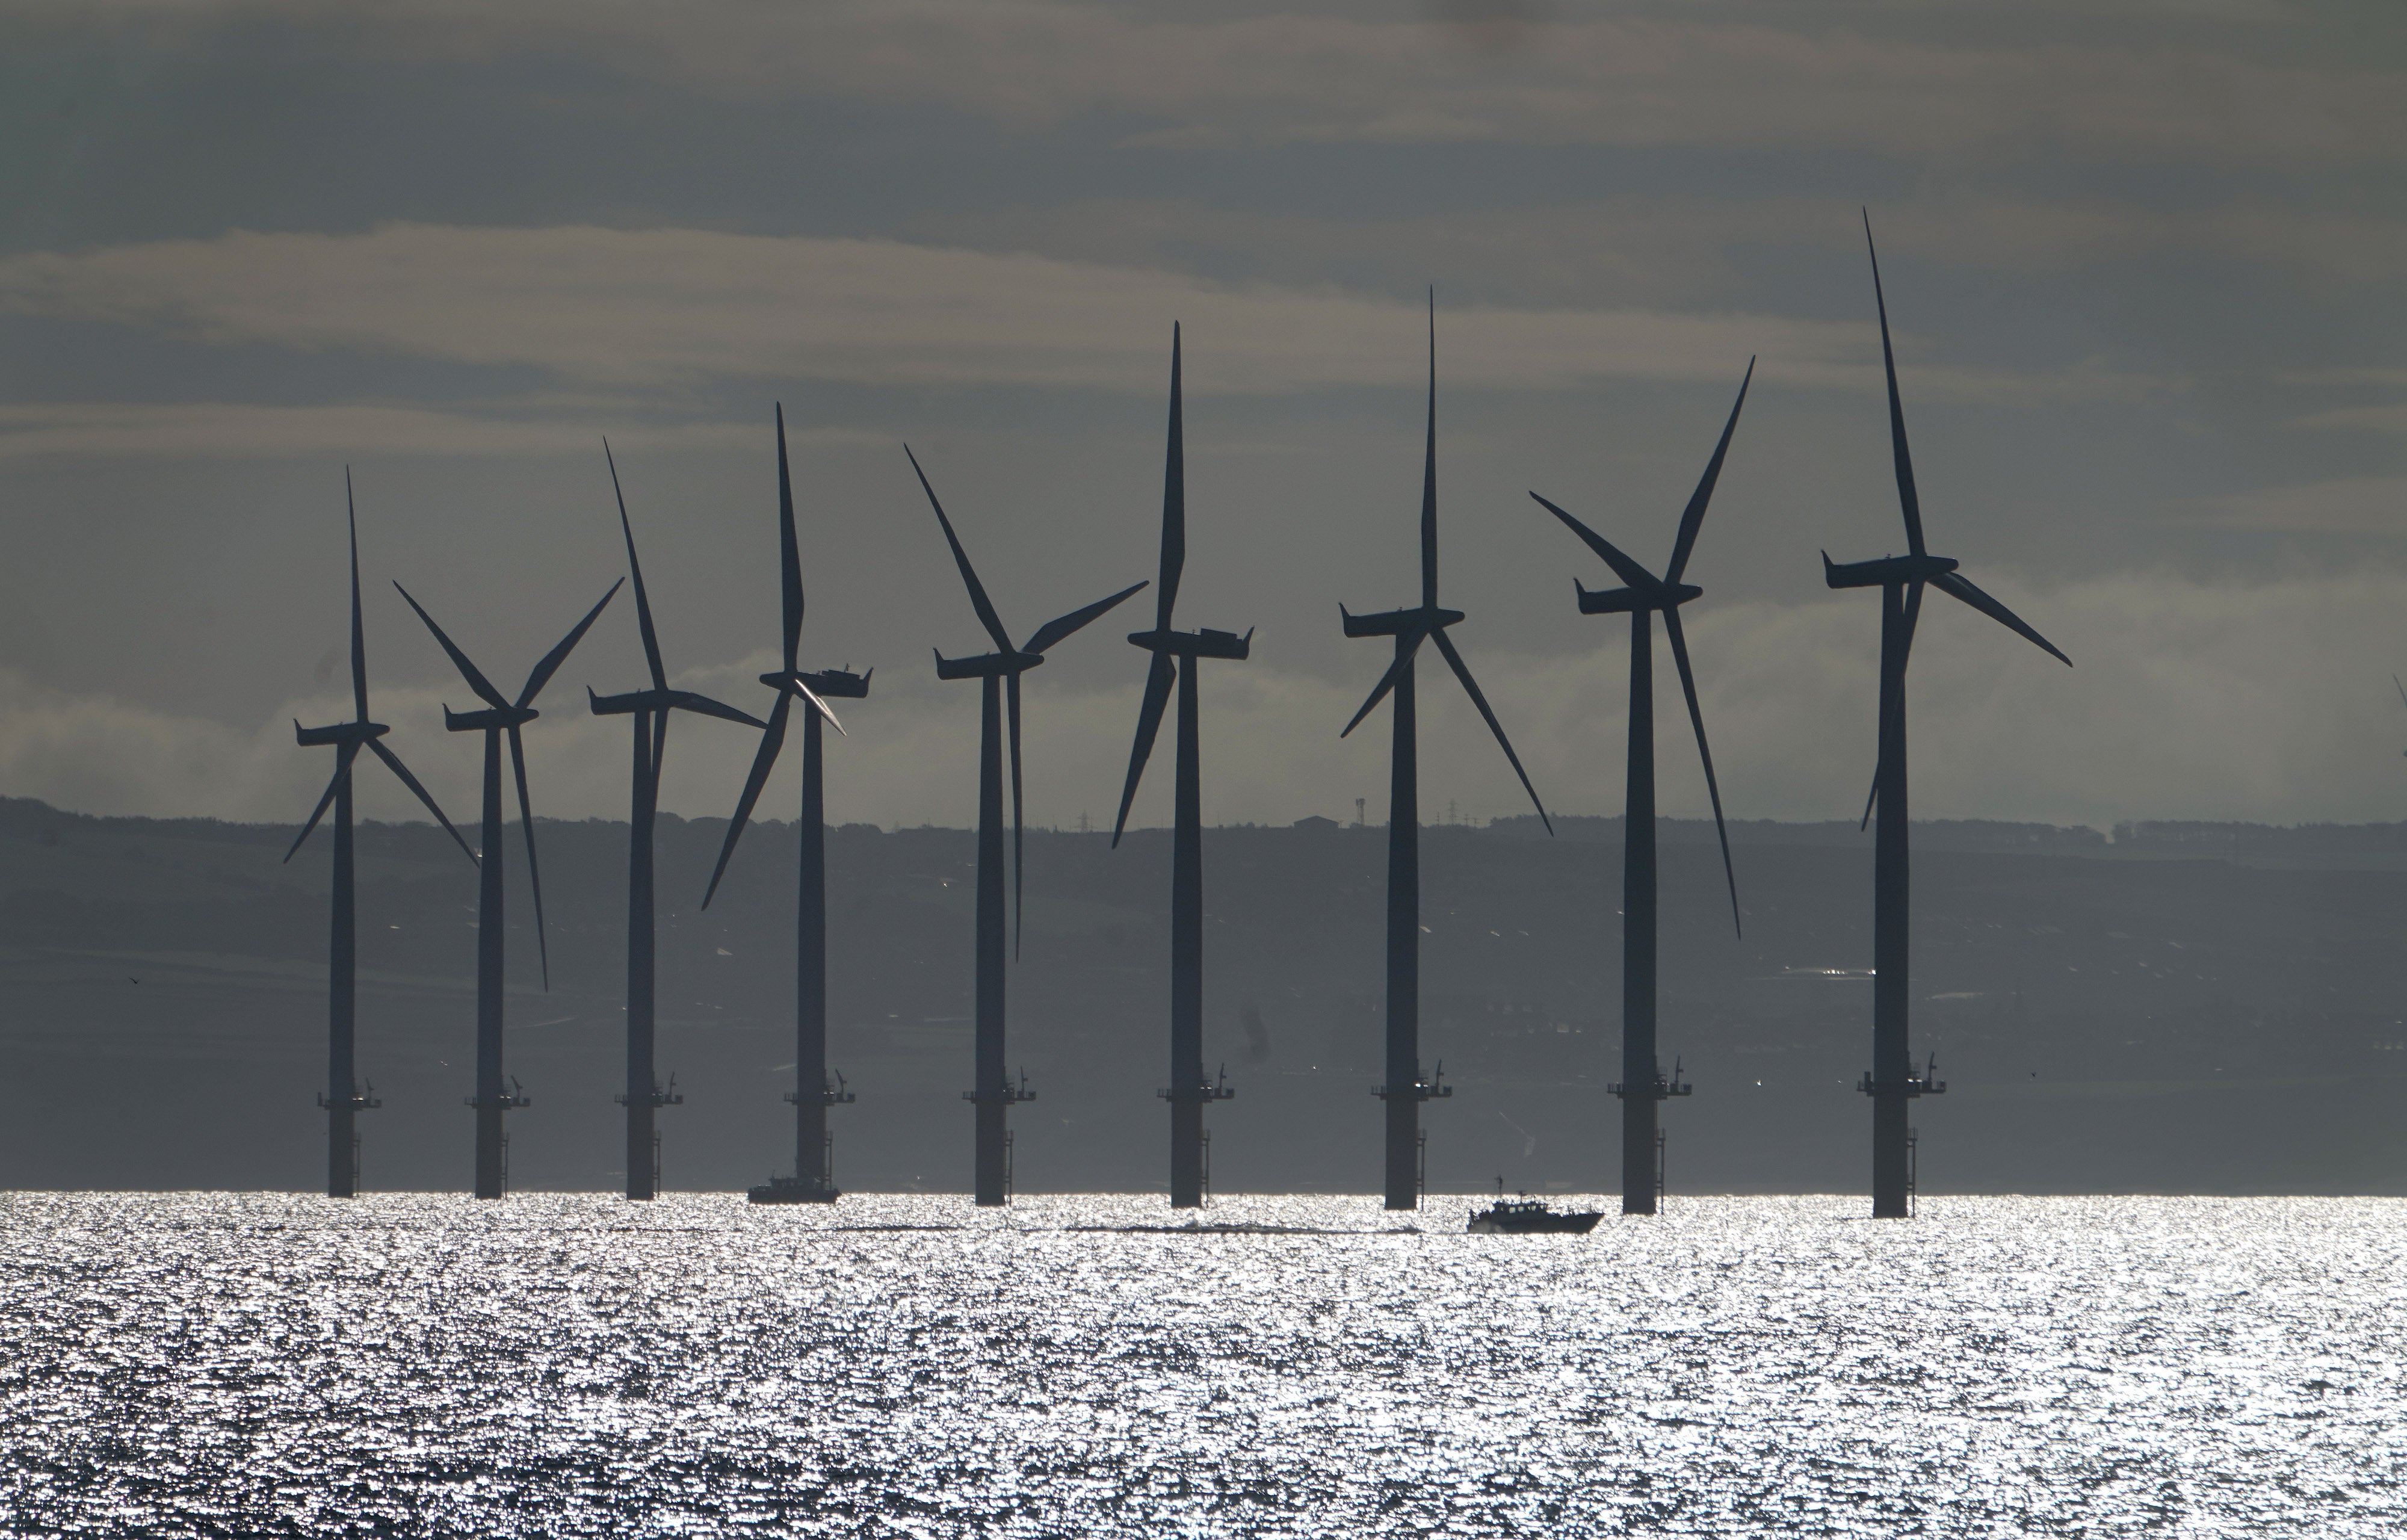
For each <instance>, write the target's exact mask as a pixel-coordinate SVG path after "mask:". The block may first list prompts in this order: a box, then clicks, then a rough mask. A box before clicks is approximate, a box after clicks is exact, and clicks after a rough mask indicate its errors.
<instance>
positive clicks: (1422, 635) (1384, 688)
mask: <svg viewBox="0 0 2407 1540" xmlns="http://www.w3.org/2000/svg"><path fill="white" fill-rule="evenodd" d="M1427 640H1429V628H1428V627H1427V626H1422V627H1420V628H1418V629H1417V630H1416V631H1415V632H1414V633H1413V639H1412V640H1411V641H1410V642H1408V643H1406V644H1405V645H1404V649H1403V651H1402V652H1399V653H1397V654H1396V661H1395V662H1394V663H1389V665H1388V671H1387V672H1386V673H1385V674H1382V675H1380V676H1379V684H1378V688H1376V689H1374V690H1373V691H1372V692H1371V698H1370V699H1369V700H1366V701H1364V702H1363V703H1362V709H1361V710H1360V711H1357V712H1355V713H1354V720H1352V721H1349V722H1347V723H1346V729H1345V731H1344V732H1342V733H1340V734H1337V735H1338V736H1339V737H1341V738H1342V737H1346V736H1347V735H1349V734H1352V733H1353V731H1354V730H1355V729H1356V728H1358V727H1360V726H1361V725H1362V719H1363V718H1365V717H1367V716H1369V715H1370V714H1371V708H1372V707H1374V706H1377V705H1378V704H1379V703H1380V702H1381V701H1384V700H1386V699H1387V698H1388V692H1389V691H1390V690H1393V689H1395V688H1396V681H1397V680H1398V679H1401V678H1403V677H1404V670H1405V669H1407V668H1410V667H1411V666H1412V665H1413V656H1414V654H1416V653H1417V652H1419V651H1420V649H1421V643H1423V642H1425V641H1427Z"/></svg>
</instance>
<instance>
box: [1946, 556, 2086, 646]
mask: <svg viewBox="0 0 2407 1540" xmlns="http://www.w3.org/2000/svg"><path fill="white" fill-rule="evenodd" d="M1930 587H1935V590H1940V592H1943V594H1947V597H1952V599H1961V602H1964V604H1972V606H1973V608H1978V611H1981V614H1986V616H1988V619H1990V620H1998V623H2001V625H2005V628H2007V631H2013V633H2015V635H2019V637H2022V640H2027V643H2031V645H2034V648H2039V649H2041V652H2046V654H2048V657H2053V660H2056V662H2060V664H2065V666H2068V669H2070V666H2072V660H2070V657H2065V654H2063V652H2058V649H2056V643H2051V640H2048V637H2044V635H2039V633H2036V631H2031V628H2030V625H2024V623H2022V616H2017V614H2015V611H2013V608H2007V606H2002V604H1998V602H1996V599H1993V597H1988V594H1986V592H1981V590H1978V587H1973V582H1972V578H1967V575H1964V573H1940V575H1938V578H1933V580H1930Z"/></svg>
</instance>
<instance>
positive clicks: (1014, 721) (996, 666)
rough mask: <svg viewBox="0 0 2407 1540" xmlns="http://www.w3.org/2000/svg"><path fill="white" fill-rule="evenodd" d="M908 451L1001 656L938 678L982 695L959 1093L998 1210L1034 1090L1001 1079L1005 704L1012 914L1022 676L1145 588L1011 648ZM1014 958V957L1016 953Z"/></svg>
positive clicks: (960, 661)
mask: <svg viewBox="0 0 2407 1540" xmlns="http://www.w3.org/2000/svg"><path fill="white" fill-rule="evenodd" d="M903 452H904V456H905V457H906V458H908V459H909V460H910V462H911V469H912V472H913V473H914V474H915V475H917V476H918V477H919V490H920V491H922V492H926V493H927V494H928V506H930V507H932V508H933V509H935V510H936V522H937V523H938V524H940V525H942V526H943V527H944V531H945V543H946V544H947V545H948V546H950V547H951V548H952V551H953V563H954V564H955V565H957V566H959V567H960V568H961V582H962V585H963V586H964V587H966V588H967V589H968V590H969V595H970V606H971V607H972V608H973V609H975V610H976V611H977V618H978V623H979V624H980V625H982V626H984V627H986V633H987V635H990V636H991V637H993V638H994V645H995V650H994V651H992V652H988V653H983V654H981V655H979V656H977V657H975V658H947V657H946V656H945V655H944V653H942V652H941V651H940V652H938V653H937V654H936V677H938V678H940V679H976V680H978V681H980V682H981V684H982V686H983V691H982V697H981V700H980V702H979V713H978V844H977V851H978V854H977V1049H976V1052H977V1068H976V1076H977V1081H976V1085H977V1089H976V1090H975V1091H963V1092H961V1095H962V1097H963V1098H964V1099H965V1100H967V1101H969V1102H972V1103H974V1104H976V1107H977V1145H976V1166H977V1170H976V1189H977V1201H978V1202H979V1203H980V1204H981V1205H987V1206H990V1207H991V1206H993V1205H998V1204H1001V1203H1004V1202H1005V1201H1007V1199H1008V1193H1007V1192H1006V1191H1005V1183H1004V1163H1005V1156H1004V1148H1005V1145H1004V1140H1005V1136H1006V1124H1005V1117H1006V1111H1007V1109H1008V1108H1009V1107H1010V1105H1011V1104H1013V1103H1014V1102H1026V1101H1033V1100H1034V1099H1035V1098H1034V1096H1033V1094H1031V1093H1030V1091H1028V1090H1027V1077H1026V1076H1025V1075H1022V1076H1021V1077H1020V1084H1018V1085H1017V1086H1015V1085H1013V1084H1012V1083H1011V1081H1010V1079H1009V1078H1008V1077H1006V1076H1005V1074H1004V1064H1003V1056H1004V1005H1003V1001H1004V956H1003V738H1004V730H1003V729H1004V697H1006V696H1007V697H1008V701H1009V708H1010V709H1009V716H1010V734H1009V735H1010V739H1011V841H1012V863H1011V864H1012V881H1013V908H1014V910H1015V912H1016V911H1017V910H1018V906H1019V905H1018V900H1019V895H1020V891H1021V885H1022V882H1023V879H1024V876H1025V874H1024V873H1023V872H1022V870H1021V865H1020V855H1021V850H1022V833H1023V831H1022V828H1021V823H1020V789H1019V677H1020V676H1021V675H1022V674H1025V673H1027V672H1028V671H1029V670H1030V669H1032V668H1034V667H1035V666H1037V665H1038V664H1039V663H1043V662H1044V661H1045V649H1047V648H1049V647H1051V646H1053V645H1054V644H1055V643H1057V642H1060V641H1062V640H1063V639H1065V638H1067V637H1069V636H1070V635H1073V634H1075V632H1077V631H1078V630H1079V629H1080V628H1082V627H1083V626H1085V625H1086V624H1087V622H1089V621H1090V620H1094V619H1095V618H1096V617H1097V616H1099V615H1102V614H1103V613H1104V611H1105V610H1107V609H1110V608H1111V607H1112V606H1114V605H1117V604H1118V603H1119V602H1120V601H1121V600H1123V599H1125V598H1127V597H1128V596H1129V595H1130V594H1132V593H1134V592H1136V591H1137V590H1138V589H1141V588H1143V587H1145V585H1144V584H1143V583H1132V584H1131V585H1129V586H1128V587H1127V588H1124V589H1122V590H1120V591H1119V592H1118V593H1115V594H1113V595H1111V596H1110V597H1109V598H1105V599H1098V600H1096V601H1095V602H1094V603H1093V604H1091V605H1089V606H1086V607H1085V608H1083V609H1074V610H1072V611H1071V612H1070V613H1069V614H1067V615H1064V616H1062V617H1061V619H1060V620H1047V622H1046V623H1045V624H1043V625H1041V626H1038V627H1037V628H1036V632H1035V634H1034V635H1032V636H1030V637H1029V638H1028V640H1027V642H1026V643H1025V644H1024V645H1022V646H1019V647H1014V646H1012V645H1011V635H1010V633H1008V632H1006V631H1004V629H1003V618H1002V617H1001V616H999V615H997V614H996V613H995V610H994V605H993V603H992V601H990V600H989V599H988V598H987V596H986V589H985V587H984V585H982V584H981V583H979V581H978V578H977V573H976V570H975V569H974V568H972V567H971V565H970V558H969V553H968V552H967V551H965V550H963V549H961V539H960V537H959V536H957V535H954V533H953V521H952V520H950V519H947V518H946V517H945V506H944V505H943V504H942V503H939V502H937V501H936V489H935V488H933V487H932V486H930V485H929V484H928V473H927V472H925V471H923V470H921V469H920V468H919V456H917V455H915V454H912V453H911V449H910V446H909V445H907V444H906V445H904V449H903ZM1015 949H1016V948H1015Z"/></svg>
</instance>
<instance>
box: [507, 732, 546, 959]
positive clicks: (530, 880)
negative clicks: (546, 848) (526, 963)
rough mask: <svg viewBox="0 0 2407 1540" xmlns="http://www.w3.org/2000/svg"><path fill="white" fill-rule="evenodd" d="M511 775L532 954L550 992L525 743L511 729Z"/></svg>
mask: <svg viewBox="0 0 2407 1540" xmlns="http://www.w3.org/2000/svg"><path fill="white" fill-rule="evenodd" d="M510 772H511V774H512V775H514V776H516V777H518V783H519V828H520V830H521V831H522V832H523V833H524V834H525V835H526V848H527V885H528V886H529V887H531V888H533V889H534V951H535V956H536V957H538V958H540V959H541V960H542V962H543V987H544V989H545V991H547V992H548V991H549V990H550V989H551V943H550V942H549V941H548V940H546V939H545V936H544V925H543V868H542V867H540V866H538V865H536V864H535V859H534V803H533V802H532V801H531V800H529V798H528V796H527V778H526V742H525V740H524V739H523V738H521V737H520V735H519V730H518V729H517V728H516V727H513V728H511V729H510Z"/></svg>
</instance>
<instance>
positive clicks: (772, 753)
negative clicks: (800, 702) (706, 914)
mask: <svg viewBox="0 0 2407 1540" xmlns="http://www.w3.org/2000/svg"><path fill="white" fill-rule="evenodd" d="M793 705H794V697H792V696H791V695H789V694H787V693H785V692H783V691H780V692H778V693H777V704H776V706H774V707H772V708H771V709H770V712H769V726H768V729H767V731H765V732H763V733H762V734H761V747H760V749H759V750H758V751H757V752H755V753H754V754H753V756H752V773H751V774H750V775H748V776H746V777H744V795H743V796H741V797H739V798H737V799H736V803H735V816H734V817H733V818H732V819H730V820H727V838H726V839H725V840H723V841H722V842H720V844H719V864H718V865H717V866H714V867H712V868H711V872H710V887H709V888H708V889H707V890H706V891H705V892H704V893H703V895H702V906H703V907H704V908H705V909H707V908H709V907H710V901H711V899H712V897H713V896H714V895H716V894H717V893H718V891H719V878H720V877H725V876H726V875H727V858H728V857H730V856H732V855H733V854H734V853H735V842H736V841H737V840H738V839H740V838H742V837H743V834H744V826H745V824H746V823H748V822H749V821H750V820H751V818H752V806H753V805H754V804H755V803H757V802H759V801H760V800H761V788H762V787H763V786H766V785H767V784H768V783H769V772H770V771H771V770H773V769H775V768H776V764H777V750H778V749H780V748H782V747H783V746H784V744H785V742H786V717H787V715H788V713H789V712H790V711H791V709H792V708H793Z"/></svg>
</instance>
